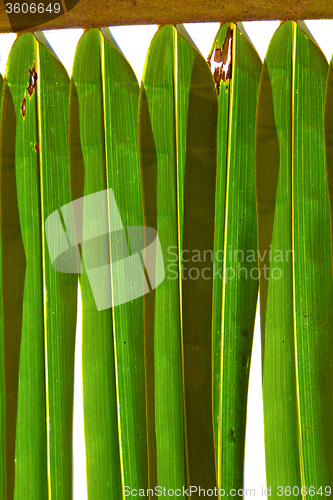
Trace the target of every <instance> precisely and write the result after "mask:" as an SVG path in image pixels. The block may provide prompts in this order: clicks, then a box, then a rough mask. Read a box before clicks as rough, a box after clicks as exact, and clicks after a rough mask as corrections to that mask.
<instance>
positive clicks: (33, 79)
mask: <svg viewBox="0 0 333 500" xmlns="http://www.w3.org/2000/svg"><path fill="white" fill-rule="evenodd" d="M28 73H29V83H28V87H27V88H28V94H29V96H30V97H31V96H32V94H33V93H34V89H35V87H36V85H37V73H36V70H35V63H33V65H32V69H30V68H29V70H28Z"/></svg>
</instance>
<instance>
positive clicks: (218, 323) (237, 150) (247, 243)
mask: <svg viewBox="0 0 333 500" xmlns="http://www.w3.org/2000/svg"><path fill="white" fill-rule="evenodd" d="M240 29H241V30H242V31H241V30H240ZM209 62H210V65H211V68H212V71H213V74H214V78H215V82H216V85H217V89H218V91H219V96H218V102H219V122H218V164H217V181H216V183H217V185H216V213H215V245H214V256H215V262H214V266H215V271H214V302H213V330H212V335H213V422H214V434H215V450H216V463H217V471H218V484H219V488H223V489H224V490H225V491H226V492H228V491H230V490H231V489H232V488H236V489H237V490H238V489H240V488H242V487H243V473H244V448H245V426H246V403H247V390H248V379H249V366H250V357H251V349H252V339H253V330H254V319H255V312H256V305H257V295H258V272H257V231H256V223H257V221H256V201H255V176H254V143H255V142H254V138H255V136H254V130H255V110H256V101H257V92H258V85H259V77H260V71H261V61H260V58H259V56H258V54H257V53H256V51H255V49H254V48H253V46H252V44H251V43H250V42H249V40H248V37H247V35H246V33H245V31H244V28H243V27H242V26H241V25H239V26H236V25H234V24H231V23H230V24H229V23H227V24H224V25H223V26H221V28H220V30H219V32H218V33H217V35H216V37H215V40H214V43H213V47H212V50H211V54H210V56H209Z"/></svg>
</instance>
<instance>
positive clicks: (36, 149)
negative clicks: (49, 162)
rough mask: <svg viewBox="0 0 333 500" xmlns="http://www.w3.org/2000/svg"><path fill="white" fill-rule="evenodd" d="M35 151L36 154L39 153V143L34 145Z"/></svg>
mask: <svg viewBox="0 0 333 500" xmlns="http://www.w3.org/2000/svg"><path fill="white" fill-rule="evenodd" d="M35 151H36V153H39V143H37V144H35Z"/></svg>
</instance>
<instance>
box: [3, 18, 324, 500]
mask: <svg viewBox="0 0 333 500" xmlns="http://www.w3.org/2000/svg"><path fill="white" fill-rule="evenodd" d="M306 23H307V26H308V28H309V29H310V31H311V33H312V34H313V36H314V38H315V39H316V41H317V42H318V44H319V45H320V47H321V48H322V50H323V52H324V54H325V56H326V58H327V59H328V61H329V62H330V60H331V57H332V52H333V21H331V20H328V21H307V22H306ZM278 25H279V22H278V21H261V22H246V23H244V26H245V28H246V30H247V32H248V34H249V36H250V38H251V40H252V42H253V44H254V46H255V47H256V49H257V51H258V53H259V55H260V57H261V59H262V60H263V59H264V57H265V53H266V49H267V46H268V44H269V40H270V38H271V36H272V34H273V32H274V31H275V30H276V29H277V27H278ZM185 27H186V29H187V30H188V32H189V34H190V35H191V37H192V39H193V41H194V42H195V44H196V45H197V47H198V49H199V50H200V51H201V53H202V54H203V55H204V57H207V55H208V53H209V51H210V49H211V46H212V42H213V39H214V36H215V34H216V32H217V31H218V29H219V23H204V24H185ZM156 29H157V26H156V25H150V26H127V27H115V28H111V31H112V34H113V36H114V37H115V39H116V40H117V42H118V44H119V46H120V48H121V49H122V51H123V53H124V55H125V56H126V57H127V59H128V61H129V62H130V64H131V65H132V67H133V70H134V71H135V73H136V75H137V78H138V80H139V82H140V81H141V76H142V70H143V66H144V61H145V56H146V53H147V50H148V46H149V43H150V40H151V38H152V36H153V35H154V33H155V32H156ZM82 33H83V31H82V30H79V29H72V30H57V31H46V32H45V35H46V37H47V39H48V41H49V43H50V44H51V46H52V47H53V49H54V51H55V53H56V54H57V56H58V57H59V59H60V60H61V61H62V63H63V64H64V66H65V67H66V69H67V71H68V73H69V75H71V70H72V63H73V57H74V52H75V47H76V44H77V42H78V40H79V38H80V36H81V35H82ZM14 40H15V35H14V34H2V35H0V72H1V74H2V75H3V76H4V74H5V68H6V61H7V56H8V53H9V50H10V47H11V45H12V43H13V41H14ZM133 48H134V50H133ZM81 326H82V323H81V303H80V297H79V303H78V323H77V341H76V362H75V395H74V436H73V447H74V500H86V498H87V489H86V481H85V457H84V454H85V452H84V434H83V414H82V377H81V364H80V361H81ZM222 486H223V485H222ZM263 487H264V488H266V479H265V454H264V434H263V412H262V396H261V353H260V326H259V307H258V311H257V318H256V326H255V335H254V344H253V354H252V361H251V370H250V388H249V400H248V413H247V429H246V451H245V488H254V489H255V490H256V497H257V498H259V497H261V496H262V494H261V491H262V488H263ZM251 498H253V496H252V497H251Z"/></svg>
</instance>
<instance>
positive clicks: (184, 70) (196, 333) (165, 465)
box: [139, 26, 217, 498]
mask: <svg viewBox="0 0 333 500" xmlns="http://www.w3.org/2000/svg"><path fill="white" fill-rule="evenodd" d="M156 62H158V63H156ZM216 127H217V99H216V93H215V90H214V82H213V80H212V77H211V74H210V72H209V68H208V66H207V64H206V62H205V61H204V59H203V58H202V56H201V55H200V54H199V52H198V51H197V49H196V48H195V47H194V45H193V42H192V41H191V40H190V38H189V36H188V35H187V33H186V31H185V29H184V28H183V26H178V27H177V29H176V28H174V27H172V26H164V27H163V28H160V29H159V30H158V32H157V33H156V35H155V36H154V38H153V40H152V42H151V44H150V47H149V51H148V55H147V59H146V64H145V69H144V74H143V80H142V86H141V94H140V112H139V138H140V160H141V176H142V186H143V205H144V218H145V224H146V225H148V226H151V227H153V228H155V229H156V230H157V231H158V235H159V239H160V242H161V247H162V252H163V257H164V262H165V272H166V276H165V279H164V281H163V283H162V284H161V285H160V286H159V287H158V288H156V290H155V292H154V293H152V294H150V295H149V296H147V297H146V302H145V316H146V324H145V338H146V348H147V351H146V352H147V354H146V358H147V364H149V371H147V372H148V377H150V379H148V381H147V382H148V386H147V387H148V391H147V396H148V399H147V404H148V432H149V436H151V437H150V440H149V456H150V462H149V470H150V487H151V488H153V487H155V486H156V485H162V486H163V487H165V488H166V490H168V489H169V488H171V489H179V490H180V491H182V488H183V487H184V486H185V485H186V486H187V487H189V486H190V485H201V487H205V488H214V487H215V486H216V476H215V464H214V441H213V429H212V417H211V415H212V406H211V373H212V365H211V337H210V331H211V314H212V312H211V303H212V268H213V262H212V261H211V260H210V261H209V260H208V262H204V261H203V259H202V257H203V252H204V251H207V252H208V255H209V257H208V259H210V258H211V254H212V250H213V241H214V225H213V222H214V198H215V196H214V195H215V177H216ZM193 225H194V226H195V232H194V231H193ZM194 253H196V255H197V259H196V263H195V264H194V265H193V266H192V265H191V264H187V262H189V261H191V258H192V256H193V255H194ZM198 256H199V259H198ZM200 256H201V257H200ZM200 259H201V260H200ZM191 262H192V261H191ZM192 267H193V268H194V269H193V270H192ZM204 268H206V273H208V275H209V278H208V280H207V276H203V270H204ZM191 272H192V277H191ZM180 277H182V279H180ZM178 493H179V492H178ZM197 495H198V493H193V494H192V497H193V498H196V497H197Z"/></svg>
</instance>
